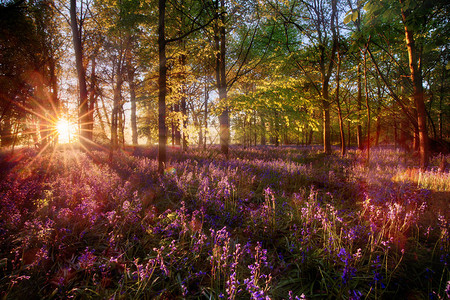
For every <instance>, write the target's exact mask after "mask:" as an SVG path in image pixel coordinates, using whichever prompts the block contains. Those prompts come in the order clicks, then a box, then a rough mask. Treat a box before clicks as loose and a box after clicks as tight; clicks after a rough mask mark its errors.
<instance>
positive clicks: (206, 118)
mask: <svg viewBox="0 0 450 300" xmlns="http://www.w3.org/2000/svg"><path fill="white" fill-rule="evenodd" d="M208 100H209V91H208V87H207V84H206V83H205V121H204V122H205V142H204V143H203V149H206V136H207V134H208Z"/></svg>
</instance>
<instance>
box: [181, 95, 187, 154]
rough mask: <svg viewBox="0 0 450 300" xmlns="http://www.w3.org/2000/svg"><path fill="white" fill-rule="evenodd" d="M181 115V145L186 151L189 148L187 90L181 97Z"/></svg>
mask: <svg viewBox="0 0 450 300" xmlns="http://www.w3.org/2000/svg"><path fill="white" fill-rule="evenodd" d="M181 115H182V119H181V123H182V124H183V132H182V135H181V147H182V149H183V151H186V150H187V148H188V142H187V139H188V133H187V125H188V120H187V107H186V95H185V91H183V96H182V97H181Z"/></svg>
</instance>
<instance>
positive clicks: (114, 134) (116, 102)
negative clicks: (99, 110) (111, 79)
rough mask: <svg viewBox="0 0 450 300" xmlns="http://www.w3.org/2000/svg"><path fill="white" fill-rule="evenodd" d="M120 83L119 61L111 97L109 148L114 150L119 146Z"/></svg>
mask: <svg viewBox="0 0 450 300" xmlns="http://www.w3.org/2000/svg"><path fill="white" fill-rule="evenodd" d="M122 84H123V78H122V74H121V70H120V62H119V63H118V67H117V74H116V82H115V86H114V98H113V109H112V113H111V150H112V151H113V150H115V149H117V148H118V147H119V137H118V129H119V113H120V105H121V100H122V95H121V94H122Z"/></svg>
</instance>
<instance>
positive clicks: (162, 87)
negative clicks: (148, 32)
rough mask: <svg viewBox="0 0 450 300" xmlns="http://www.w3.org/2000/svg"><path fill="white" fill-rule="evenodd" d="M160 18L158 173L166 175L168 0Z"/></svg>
mask: <svg viewBox="0 0 450 300" xmlns="http://www.w3.org/2000/svg"><path fill="white" fill-rule="evenodd" d="M158 4H159V5H158V8H159V18H158V54H159V78H158V86H159V94H158V172H159V173H160V174H163V173H164V169H165V165H166V160H167V158H166V142H167V130H166V94H167V66H166V37H165V15H166V0H159V2H158Z"/></svg>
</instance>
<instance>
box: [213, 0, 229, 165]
mask: <svg viewBox="0 0 450 300" xmlns="http://www.w3.org/2000/svg"><path fill="white" fill-rule="evenodd" d="M219 8H220V9H225V1H224V0H220V7H219V0H216V10H217V12H218V11H219ZM217 18H218V23H217V26H216V29H215V30H216V32H215V36H214V42H215V48H216V53H217V54H216V79H217V87H218V90H219V101H220V103H221V104H222V105H223V110H222V113H221V114H220V116H219V124H220V128H219V136H220V150H221V152H222V153H223V154H224V155H225V156H226V157H228V147H229V143H230V116H229V108H228V103H227V79H226V69H225V68H226V63H225V55H226V44H225V42H226V39H225V35H226V31H225V16H224V14H223V13H222V14H221V15H220V17H219V16H218V15H217ZM219 19H220V20H219Z"/></svg>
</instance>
